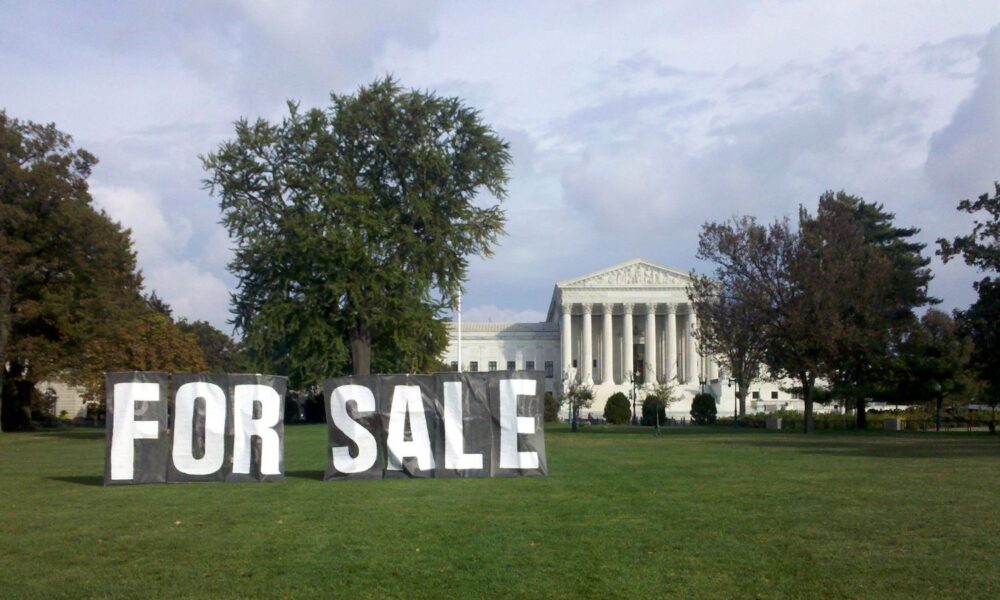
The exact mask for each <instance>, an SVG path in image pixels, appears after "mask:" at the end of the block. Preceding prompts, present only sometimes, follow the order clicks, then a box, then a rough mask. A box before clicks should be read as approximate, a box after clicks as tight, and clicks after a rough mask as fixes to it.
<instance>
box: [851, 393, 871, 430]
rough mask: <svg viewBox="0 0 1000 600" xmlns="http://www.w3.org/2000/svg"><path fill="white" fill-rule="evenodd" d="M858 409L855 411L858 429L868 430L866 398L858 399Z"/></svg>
mask: <svg viewBox="0 0 1000 600" xmlns="http://www.w3.org/2000/svg"><path fill="white" fill-rule="evenodd" d="M856 406H857V408H856V409H855V413H857V414H855V415H854V422H855V424H857V426H858V429H868V415H867V414H866V411H867V409H866V405H865V399H864V398H858V400H857V402H856Z"/></svg>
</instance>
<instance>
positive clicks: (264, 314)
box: [204, 78, 510, 385]
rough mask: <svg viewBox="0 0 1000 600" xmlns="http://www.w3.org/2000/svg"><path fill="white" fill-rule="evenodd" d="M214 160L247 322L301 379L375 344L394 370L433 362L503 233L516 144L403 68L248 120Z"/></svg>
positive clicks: (252, 335) (330, 369)
mask: <svg viewBox="0 0 1000 600" xmlns="http://www.w3.org/2000/svg"><path fill="white" fill-rule="evenodd" d="M204 164H205V168H206V169H207V171H208V172H209V174H210V175H209V178H208V179H207V180H206V183H207V185H208V187H209V188H210V190H211V192H212V193H213V194H214V195H215V196H217V197H218V198H219V202H220V206H221V208H222V211H223V223H224V224H225V226H226V227H227V228H228V230H229V233H230V236H231V237H232V238H233V239H234V240H235V241H236V252H235V258H234V259H233V261H232V263H231V264H230V270H231V272H232V273H234V274H235V275H236V276H237V278H238V279H239V283H238V291H237V293H236V294H235V296H234V306H233V314H234V324H235V325H236V327H237V329H238V330H240V331H241V332H242V333H243V334H244V340H245V342H246V344H247V346H248V348H249V349H250V351H251V352H252V353H253V354H254V355H255V356H256V357H257V358H258V359H260V360H262V361H263V362H264V363H266V364H268V365H269V366H272V367H275V368H279V369H281V370H283V371H284V372H287V373H288V374H289V375H291V376H292V379H293V385H294V384H295V383H299V384H301V383H307V382H311V381H314V380H316V379H318V378H321V377H323V376H326V375H330V374H332V373H337V372H341V371H342V370H343V369H344V368H345V367H346V366H347V364H348V363H349V364H350V366H351V368H352V370H353V372H354V373H356V374H364V373H368V372H369V371H370V368H371V365H372V363H373V359H372V353H373V351H374V353H375V355H376V357H377V358H376V359H375V364H376V365H377V366H378V368H380V369H389V368H391V369H392V370H408V369H410V368H412V367H419V366H420V365H426V364H429V363H431V362H433V361H434V360H435V359H436V358H437V355H438V354H439V353H440V352H441V350H443V344H444V341H445V336H444V333H443V332H444V329H443V326H441V325H434V324H433V323H432V322H433V321H434V320H435V319H438V318H439V317H440V315H441V312H442V311H443V310H444V309H446V308H448V307H451V306H452V305H453V304H454V301H455V298H456V296H457V294H458V293H459V292H460V290H461V286H462V281H463V279H464V277H465V274H466V269H467V266H468V257H469V256H489V255H490V254H491V253H492V247H493V245H494V244H495V242H496V240H497V237H498V236H499V235H500V234H501V233H502V232H503V225H504V222H505V216H504V212H503V210H502V209H501V207H500V205H499V201H500V200H501V199H502V198H503V197H504V195H505V193H506V184H507V168H508V166H509V164H510V154H509V153H508V146H507V144H506V143H505V142H504V141H503V140H502V139H500V138H499V137H498V136H497V135H496V134H495V133H494V132H493V131H492V130H491V129H490V127H489V126H487V125H486V124H485V123H483V121H482V120H481V118H480V116H479V114H478V113H477V112H476V111H475V110H474V109H472V108H470V107H468V106H466V105H464V104H463V103H462V101H460V100H459V99H458V98H444V97H440V96H437V95H435V94H433V93H427V92H421V91H416V90H406V89H403V88H402V87H401V86H400V85H399V84H398V83H397V82H396V81H395V80H393V79H392V78H385V79H381V80H377V81H375V82H373V83H372V84H370V85H368V86H364V87H362V88H360V89H359V90H358V91H357V93H355V94H350V95H339V94H333V95H332V96H331V105H330V106H329V107H328V108H327V109H325V110H322V109H312V110H308V111H306V112H304V113H303V112H301V111H300V110H299V109H298V107H297V105H295V104H293V103H290V104H289V114H288V116H286V117H285V118H284V119H283V120H282V121H281V122H280V123H275V124H272V123H269V122H267V121H265V120H262V119H258V120H257V121H256V122H254V123H250V122H248V121H246V120H240V121H238V122H237V123H236V138H235V139H234V140H231V141H228V142H226V143H224V144H222V145H221V146H220V147H219V148H218V149H217V150H216V151H215V152H213V153H211V154H209V155H208V156H206V157H205V158H204ZM483 192H486V193H487V194H488V195H486V194H483ZM490 196H492V198H490ZM484 200H485V201H484ZM494 200H495V203H494ZM400 349H403V350H401V351H400ZM393 352H398V353H399V354H400V356H399V360H398V361H394V362H395V364H389V361H385V362H383V361H382V360H381V359H382V357H383V356H388V355H391V354H392V353H393Z"/></svg>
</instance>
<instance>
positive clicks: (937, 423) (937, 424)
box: [934, 381, 942, 433]
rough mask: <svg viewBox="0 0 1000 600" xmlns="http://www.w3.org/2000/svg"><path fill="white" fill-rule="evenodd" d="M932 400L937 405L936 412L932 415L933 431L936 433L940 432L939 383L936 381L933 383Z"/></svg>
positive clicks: (940, 399)
mask: <svg viewBox="0 0 1000 600" xmlns="http://www.w3.org/2000/svg"><path fill="white" fill-rule="evenodd" d="M934 397H935V398H934V399H935V401H936V404H937V410H936V411H935V415H934V431H937V432H938V433H940V432H941V401H942V398H941V383H940V382H938V381H935V382H934Z"/></svg>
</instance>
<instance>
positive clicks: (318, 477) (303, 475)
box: [285, 470, 324, 481]
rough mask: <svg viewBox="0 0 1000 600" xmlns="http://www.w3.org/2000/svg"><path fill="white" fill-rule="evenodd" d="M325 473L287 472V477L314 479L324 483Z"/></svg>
mask: <svg viewBox="0 0 1000 600" xmlns="http://www.w3.org/2000/svg"><path fill="white" fill-rule="evenodd" d="M323 475H324V473H323V471H308V470H306V471H285V477H287V478H293V479H312V480H314V481H323Z"/></svg>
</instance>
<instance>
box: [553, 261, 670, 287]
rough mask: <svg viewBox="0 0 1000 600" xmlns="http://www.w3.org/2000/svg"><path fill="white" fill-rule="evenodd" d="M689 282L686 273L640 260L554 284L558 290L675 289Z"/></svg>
mask: <svg viewBox="0 0 1000 600" xmlns="http://www.w3.org/2000/svg"><path fill="white" fill-rule="evenodd" d="M689 281H690V277H689V276H688V274H687V273H685V272H683V271H679V270H677V269H671V268H669V267H664V266H662V265H658V264H655V263H651V262H649V261H646V260H642V259H635V260H630V261H628V262H626V263H622V264H620V265H615V266H613V267H609V268H607V269H602V270H600V271H595V272H594V273H588V274H587V275H584V276H582V277H579V278H577V279H569V280H566V281H562V282H560V283H558V284H556V287H559V288H563V289H565V288H629V287H643V288H645V287H659V286H664V287H676V286H686V285H687V284H688V283H689Z"/></svg>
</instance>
